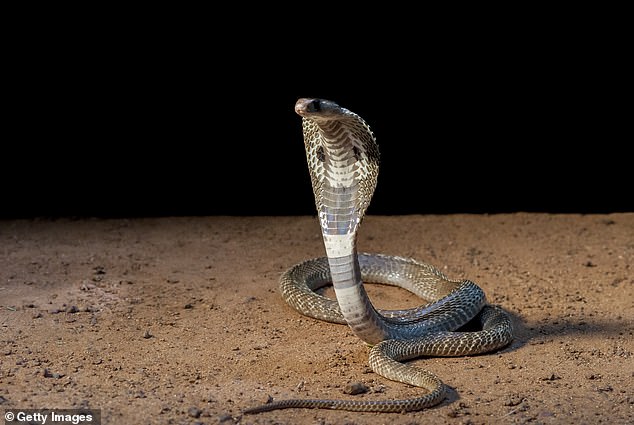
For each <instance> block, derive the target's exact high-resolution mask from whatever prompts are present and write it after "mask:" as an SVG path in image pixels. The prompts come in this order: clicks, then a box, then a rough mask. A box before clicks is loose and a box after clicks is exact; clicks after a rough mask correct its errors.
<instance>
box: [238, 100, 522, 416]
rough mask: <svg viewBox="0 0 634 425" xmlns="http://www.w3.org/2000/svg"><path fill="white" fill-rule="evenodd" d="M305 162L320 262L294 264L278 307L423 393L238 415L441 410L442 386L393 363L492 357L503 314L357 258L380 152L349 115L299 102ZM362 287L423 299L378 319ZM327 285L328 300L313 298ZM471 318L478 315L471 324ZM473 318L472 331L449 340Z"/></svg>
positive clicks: (301, 403) (412, 263)
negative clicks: (361, 345)
mask: <svg viewBox="0 0 634 425" xmlns="http://www.w3.org/2000/svg"><path fill="white" fill-rule="evenodd" d="M295 111H296V112H297V113H298V114H299V115H300V116H302V118H303V120H302V122H303V132H304V143H305V148H306V157H307V160H308V166H309V170H310V176H311V183H312V187H313V193H314V195H315V204H316V207H317V212H318V215H319V221H320V224H321V230H322V236H323V240H324V245H325V248H326V254H327V257H326V258H317V259H313V260H308V261H305V262H303V263H300V264H297V265H295V266H293V267H292V268H290V269H289V270H288V271H286V272H285V273H284V274H283V275H282V277H281V279H280V290H281V292H282V296H283V298H284V299H285V300H286V302H287V303H288V304H289V305H291V306H292V307H294V308H295V309H297V310H298V311H299V312H300V313H302V314H304V315H307V316H311V317H314V318H317V319H320V320H326V321H330V322H336V323H347V324H348V326H350V328H351V329H352V330H353V332H354V333H355V334H356V335H357V336H358V337H359V338H361V339H362V340H363V341H365V342H367V343H369V344H376V345H375V346H374V347H373V348H372V350H371V351H370V366H371V367H372V369H373V370H374V371H375V372H376V373H378V374H380V375H382V376H384V377H387V378H389V379H392V380H396V381H400V382H404V383H408V384H411V385H415V386H419V387H423V388H426V389H427V390H429V393H427V394H425V395H423V396H421V397H417V398H412V399H406V400H388V401H350V400H282V401H276V402H273V403H269V404H266V405H263V406H259V407H256V408H251V409H247V410H245V411H244V413H259V412H264V411H269V410H274V409H283V408H290V407H310V408H328V409H344V410H353V411H374V412H400V411H410V410H419V409H422V408H426V407H430V406H433V405H435V404H438V403H440V401H442V399H443V398H444V397H445V392H446V387H445V386H444V384H443V383H442V381H440V379H439V378H438V377H436V376H435V375H434V374H432V373H431V372H428V371H426V370H423V369H420V368H418V367H415V366H410V365H407V364H403V363H400V362H399V361H400V360H407V359H411V358H414V357H418V356H422V355H428V356H432V355H433V356H461V355H470V354H479V353H484V352H487V351H492V350H495V349H498V348H500V347H503V346H505V345H507V344H508V343H509V342H510V341H511V340H512V338H513V331H512V326H511V322H510V318H509V317H508V315H507V314H506V313H505V312H504V311H503V310H502V309H500V308H498V307H494V306H489V305H486V298H485V295H484V292H483V291H482V289H480V288H479V287H478V286H477V285H476V284H474V283H473V282H471V281H469V280H464V281H457V280H451V279H449V278H447V277H446V276H445V275H444V274H442V273H441V272H440V271H438V270H437V269H435V268H434V267H432V266H430V265H427V264H424V263H420V262H418V261H416V260H413V259H408V258H402V257H394V256H387V255H381V254H358V253H357V249H356V236H357V230H358V227H359V225H360V223H361V221H362V219H363V216H364V213H365V210H366V208H367V207H368V205H369V203H370V200H371V198H372V194H373V192H374V189H375V187H376V182H377V176H378V168H379V151H378V147H377V144H376V140H375V138H374V135H373V133H372V131H371V130H370V128H369V126H368V125H367V124H366V123H365V122H364V121H363V119H362V118H361V117H360V116H358V115H357V114H355V113H353V112H351V111H349V110H347V109H345V108H342V107H340V106H339V105H337V104H336V103H334V102H331V101H328V100H322V99H299V100H298V101H297V103H296V105H295ZM363 281H366V282H374V283H383V284H388V285H395V286H400V287H402V288H405V289H407V290H409V291H411V292H414V293H416V294H417V295H420V296H421V297H423V298H425V299H427V300H429V301H431V302H430V303H429V304H427V305H423V306H421V307H418V308H413V309H407V310H396V311H381V312H379V311H377V310H376V309H375V308H374V306H373V305H372V303H371V302H370V299H369V297H368V296H367V294H366V292H365V289H364V286H363V283H362V282H363ZM331 282H332V284H333V287H334V290H335V294H336V298H337V301H336V302H335V301H333V300H330V299H328V298H326V297H323V296H321V295H318V294H316V293H315V292H314V291H315V289H317V288H320V287H322V286H324V285H327V284H328V283H331ZM476 316H477V317H476ZM474 317H475V318H476V319H475V320H477V321H478V322H479V325H480V326H481V327H482V330H481V331H477V332H468V333H465V332H452V331H455V330H457V329H458V328H460V327H461V326H462V325H464V324H466V323H467V322H469V321H470V320H472V319H474Z"/></svg>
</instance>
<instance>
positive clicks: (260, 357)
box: [0, 213, 634, 424]
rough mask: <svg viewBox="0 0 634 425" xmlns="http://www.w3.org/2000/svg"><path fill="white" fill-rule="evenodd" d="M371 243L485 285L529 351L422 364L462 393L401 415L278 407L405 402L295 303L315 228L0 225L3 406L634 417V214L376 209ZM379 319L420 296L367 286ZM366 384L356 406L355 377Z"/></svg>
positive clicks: (189, 413) (171, 222) (485, 419)
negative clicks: (275, 405) (290, 402)
mask: <svg viewBox="0 0 634 425" xmlns="http://www.w3.org/2000/svg"><path fill="white" fill-rule="evenodd" d="M359 248H360V250H363V251H368V252H382V253H387V254H395V255H401V256H411V257H414V258H417V259H419V260H421V261H426V262H429V263H431V264H434V265H436V266H437V267H439V268H441V269H442V270H443V271H444V272H445V273H447V274H448V275H449V276H451V277H455V278H458V277H468V278H470V279H472V280H474V281H476V282H477V283H479V284H480V285H481V286H482V288H483V289H484V290H485V292H486V293H487V295H488V298H489V300H490V301H491V302H493V303H496V304H499V305H501V306H503V307H505V308H506V309H507V310H508V311H510V312H511V313H512V314H513V316H514V324H515V328H516V334H517V335H516V338H515V341H514V342H513V343H512V345H511V346H509V347H508V348H506V349H503V350H501V351H499V352H496V353H492V354H486V355H481V356H475V357H459V358H425V359H420V360H415V362H416V364H419V365H422V366H424V367H426V368H428V369H430V370H431V371H433V372H435V373H436V374H437V375H438V376H439V377H441V378H442V379H443V380H444V382H445V383H446V384H447V385H449V386H450V387H451V389H452V390H451V394H450V396H449V397H448V398H447V399H446V400H445V401H444V402H443V403H442V404H441V405H439V406H437V407H435V408H431V409H428V410H426V411H421V412H415V413H407V414H374V413H350V412H341V411H325V410H310V409H296V410H281V411H276V412H269V413H263V414H259V415H250V416H241V414H240V412H241V409H244V408H247V407H251V406H254V405H258V404H260V403H264V402H266V401H267V399H268V398H269V397H273V398H274V399H278V398H288V397H293V398H357V399H395V398H406V397H412V396H416V395H418V394H421V392H422V390H420V389H417V388H413V387H408V386H407V385H404V384H400V383H395V382H391V381H389V380H386V379H383V378H382V377H379V376H377V375H375V374H374V373H372V372H371V371H370V370H369V368H368V366H367V355H368V348H367V347H366V346H365V345H364V344H363V343H362V342H361V341H359V340H358V339H357V338H356V337H355V336H354V335H353V334H352V333H351V332H350V330H349V329H348V328H347V327H345V326H341V325H335V324H329V323H323V322H319V321H316V320H312V319H309V318H305V317H302V316H300V315H299V314H298V313H297V312H295V311H294V310H292V309H291V308H289V307H288V306H286V305H285V304H284V302H283V301H282V300H281V298H280V296H279V293H278V291H277V281H278V278H279V276H280V273H281V272H283V271H284V270H285V269H287V268H288V267H290V266H291V265H293V264H295V263H297V262H299V261H301V260H303V259H306V258H311V257H316V256H321V255H323V245H322V242H321V236H320V233H319V228H318V224H317V221H316V219H315V218H314V217H242V218H237V217H192V218H155V219H127V220H126V219H110V220H101V219H81V220H67V219H58V220H43V219H38V220H8V221H0V341H1V346H0V410H2V409H12V408H42V407H57V408H71V407H85V408H95V409H101V410H102V417H103V423H107V424H140V423H147V424H196V423H202V424H216V423H222V424H231V423H257V424H278V423H280V424H375V423H376V424H382V423H386V424H387V423H389V424H432V423H433V424H499V423H508V424H515V423H535V424H540V423H543V424H551V423H557V424H559V423H563V424H595V423H606V424H628V423H629V424H632V423H634V338H633V333H634V314H633V313H634V291H633V289H634V213H628V214H611V215H549V214H527V213H518V214H502V215H490V216H487V215H448V216H393V217H383V216H378V217H377V216H368V217H367V218H366V220H365V222H364V223H363V226H362V227H361V231H360V239H359ZM368 287H369V293H370V295H371V297H372V298H373V300H374V301H375V303H376V304H377V305H378V306H379V307H397V306H399V307H403V306H413V305H416V304H419V303H420V300H417V299H416V298H415V297H413V296H411V295H410V294H408V293H407V292H405V291H403V290H400V289H397V288H389V287H381V286H379V285H368ZM357 382H360V383H363V384H365V385H366V386H367V387H368V388H369V391H368V392H367V393H365V394H360V395H346V394H344V393H343V389H344V388H345V386H346V384H349V383H357Z"/></svg>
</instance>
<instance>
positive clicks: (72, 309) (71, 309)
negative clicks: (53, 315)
mask: <svg viewBox="0 0 634 425" xmlns="http://www.w3.org/2000/svg"><path fill="white" fill-rule="evenodd" d="M78 311H79V308H77V306H76V305H69V306H68V307H66V313H77V312H78Z"/></svg>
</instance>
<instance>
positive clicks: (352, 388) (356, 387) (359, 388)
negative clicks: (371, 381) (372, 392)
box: [343, 382, 368, 395]
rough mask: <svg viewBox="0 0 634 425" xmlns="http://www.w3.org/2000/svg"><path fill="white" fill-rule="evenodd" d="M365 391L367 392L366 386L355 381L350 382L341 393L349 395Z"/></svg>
mask: <svg viewBox="0 0 634 425" xmlns="http://www.w3.org/2000/svg"><path fill="white" fill-rule="evenodd" d="M367 392H368V387H366V386H365V385H363V384H362V383H361V382H355V383H352V384H348V385H346V387H345V388H344V389H343V393H344V394H350V395H357V394H363V393H367Z"/></svg>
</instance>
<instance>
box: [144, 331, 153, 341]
mask: <svg viewBox="0 0 634 425" xmlns="http://www.w3.org/2000/svg"><path fill="white" fill-rule="evenodd" d="M153 336H154V335H152V334H151V333H150V330H149V329H146V330H145V333H143V338H144V339H150V338H152V337H153Z"/></svg>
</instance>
